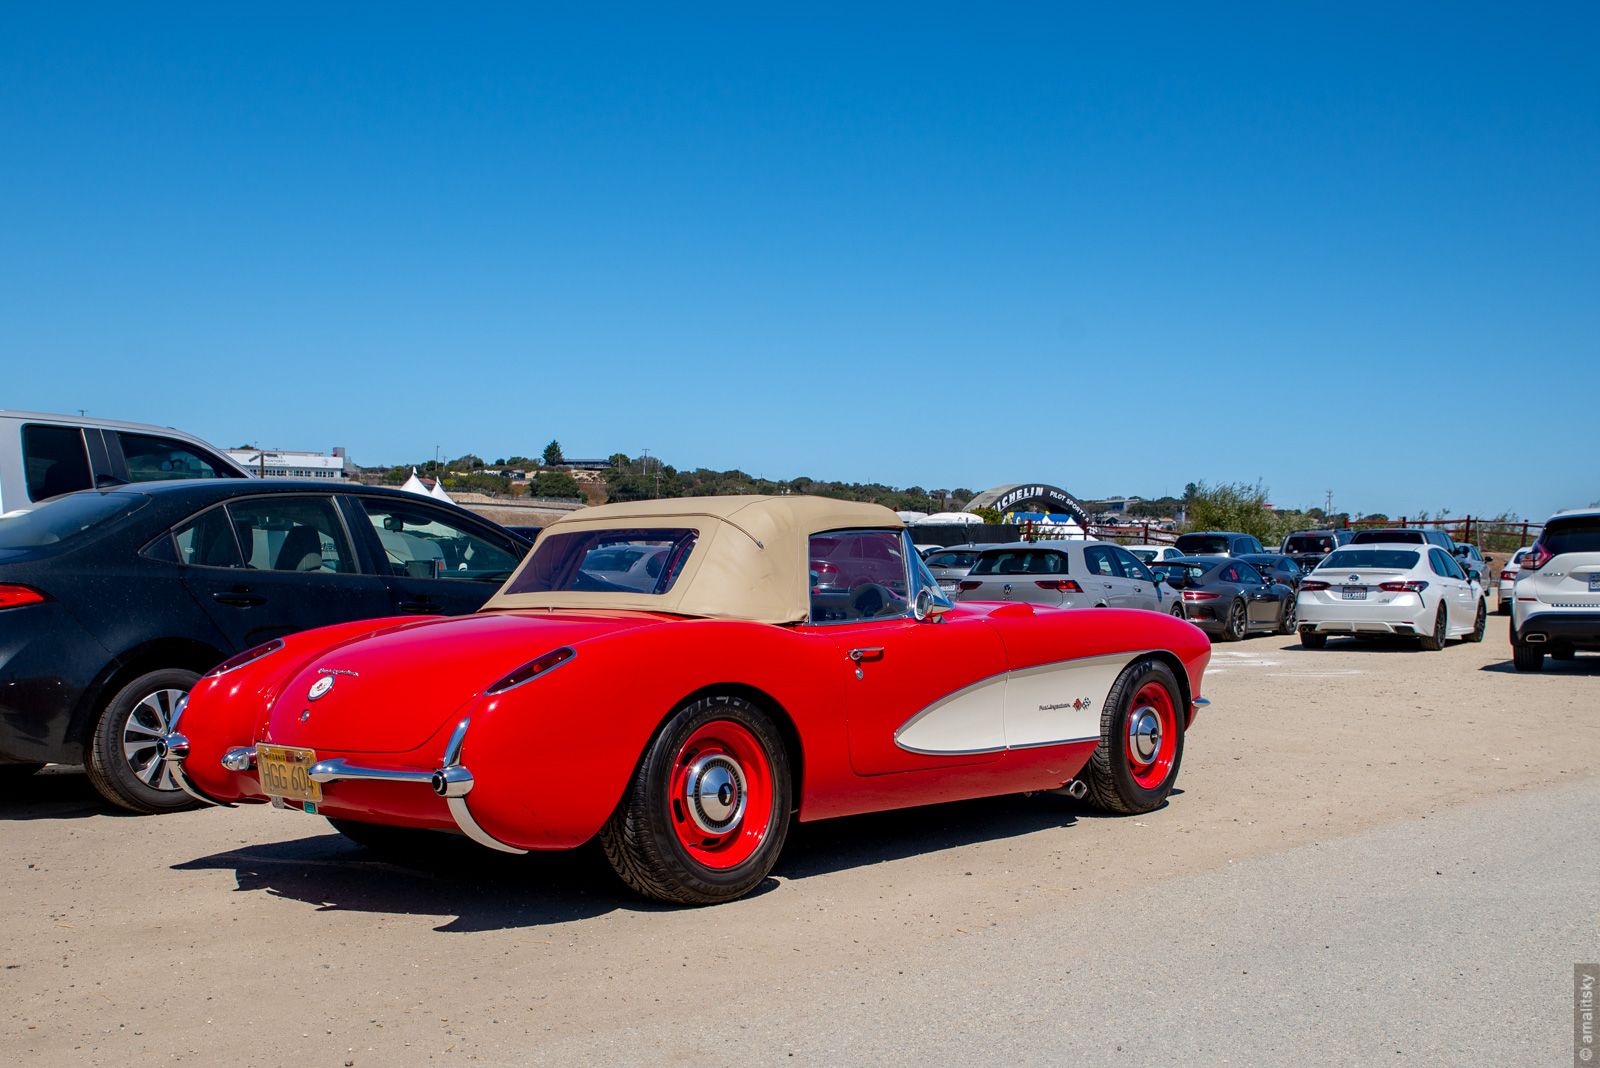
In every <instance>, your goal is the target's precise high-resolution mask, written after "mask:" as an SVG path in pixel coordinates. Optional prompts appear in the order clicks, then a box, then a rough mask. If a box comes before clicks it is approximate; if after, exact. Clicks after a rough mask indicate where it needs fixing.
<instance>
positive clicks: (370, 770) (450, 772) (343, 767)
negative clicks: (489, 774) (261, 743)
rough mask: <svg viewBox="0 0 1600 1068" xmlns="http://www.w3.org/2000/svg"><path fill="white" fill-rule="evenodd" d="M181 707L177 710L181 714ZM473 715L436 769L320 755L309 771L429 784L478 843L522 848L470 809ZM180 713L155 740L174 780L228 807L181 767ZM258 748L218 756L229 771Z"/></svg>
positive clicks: (319, 777)
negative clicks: (468, 753)
mask: <svg viewBox="0 0 1600 1068" xmlns="http://www.w3.org/2000/svg"><path fill="white" fill-rule="evenodd" d="M182 714H183V713H182V710H181V709H180V710H179V712H178V715H179V716H181V715H182ZM471 722H472V721H471V720H470V719H462V721H461V722H460V723H457V724H456V729H455V730H454V731H453V732H452V733H451V735H450V741H449V743H448V744H446V745H445V748H444V760H443V761H442V762H441V763H440V765H439V769H438V770H437V771H406V770H403V769H399V768H376V767H368V766H366V765H363V764H352V763H351V762H350V761H348V760H345V759H343V758H335V759H333V760H319V761H318V762H317V763H315V764H313V765H311V770H310V771H309V772H307V774H308V775H310V777H311V780H312V781H313V782H318V783H329V782H404V783H412V784H414V785H420V786H428V787H430V788H432V790H433V792H434V793H436V794H438V795H439V796H440V797H442V798H444V800H445V805H446V806H448V808H449V809H450V818H451V819H452V820H454V821H455V824H456V827H457V828H458V829H459V830H460V831H461V833H462V834H464V835H466V836H467V837H468V838H470V839H472V840H473V841H474V842H477V843H478V844H479V845H483V846H488V847H489V848H490V849H497V850H499V851H500V852H502V853H526V852H527V850H526V849H518V848H517V847H516V846H513V845H507V844H506V843H504V842H502V841H500V840H499V839H498V838H496V837H494V836H493V835H491V834H490V833H489V832H488V831H485V830H484V829H483V828H482V827H481V826H480V825H479V824H478V821H477V820H476V819H474V818H473V816H472V809H471V808H469V807H468V806H467V795H468V794H470V793H471V792H472V787H473V785H474V781H473V778H472V772H470V771H468V770H467V769H466V768H465V767H463V766H462V764H461V743H462V742H463V741H465V740H466V737H467V727H468V725H469V724H470V723H471ZM177 723H178V717H177V716H175V717H173V733H171V734H169V735H167V736H166V737H165V738H163V739H162V740H161V742H160V743H159V745H160V747H161V753H162V758H163V759H164V760H166V762H167V767H168V768H170V769H171V770H172V777H173V779H174V780H175V781H176V782H177V784H178V785H179V786H180V787H182V788H183V790H184V791H185V792H186V793H188V794H189V795H190V796H192V797H195V798H197V799H198V800H201V801H204V802H205V803H206V804H208V805H217V806H219V807H222V808H232V807H233V805H232V804H230V803H229V802H226V801H217V800H215V799H214V798H210V797H207V796H206V795H205V794H204V793H202V792H201V791H200V790H198V789H196V788H195V786H194V784H193V783H191V782H190V781H189V778H188V776H187V775H185V774H184V772H183V762H184V761H185V760H187V759H188V758H189V739H187V738H185V737H184V736H183V735H181V734H179V733H177ZM255 762H256V751H255V747H254V746H237V747H235V748H233V749H230V750H228V751H227V752H226V753H224V754H223V756H222V766H223V767H224V768H227V769H228V770H229V771H248V770H250V769H251V768H253V767H254V766H255Z"/></svg>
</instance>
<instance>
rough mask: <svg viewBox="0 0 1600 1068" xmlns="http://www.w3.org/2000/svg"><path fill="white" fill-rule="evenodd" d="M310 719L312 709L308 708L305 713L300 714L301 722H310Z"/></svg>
mask: <svg viewBox="0 0 1600 1068" xmlns="http://www.w3.org/2000/svg"><path fill="white" fill-rule="evenodd" d="M310 718H311V709H309V708H308V709H306V710H305V711H304V712H301V713H300V722H301V723H304V722H305V721H306V720H308V719H310Z"/></svg>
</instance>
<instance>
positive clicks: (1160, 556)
mask: <svg viewBox="0 0 1600 1068" xmlns="http://www.w3.org/2000/svg"><path fill="white" fill-rule="evenodd" d="M1123 548H1125V549H1127V550H1128V551H1129V552H1130V553H1132V554H1133V555H1134V556H1136V557H1138V558H1139V562H1140V563H1142V564H1144V565H1146V566H1149V565H1151V564H1159V563H1161V561H1163V560H1176V559H1177V558H1178V557H1180V556H1182V555H1183V554H1182V553H1180V552H1179V551H1178V547H1177V546H1176V545H1125V546H1123Z"/></svg>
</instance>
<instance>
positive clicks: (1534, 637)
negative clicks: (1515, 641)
mask: <svg viewBox="0 0 1600 1068" xmlns="http://www.w3.org/2000/svg"><path fill="white" fill-rule="evenodd" d="M1522 640H1523V641H1525V642H1528V643H1530V644H1536V643H1538V642H1542V641H1549V638H1548V637H1547V636H1546V635H1543V634H1524V635H1523V636H1522Z"/></svg>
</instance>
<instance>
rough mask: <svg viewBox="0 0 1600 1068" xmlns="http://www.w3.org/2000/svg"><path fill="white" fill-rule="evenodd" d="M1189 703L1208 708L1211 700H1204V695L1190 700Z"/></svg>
mask: <svg viewBox="0 0 1600 1068" xmlns="http://www.w3.org/2000/svg"><path fill="white" fill-rule="evenodd" d="M1189 703H1190V704H1191V705H1193V706H1194V707H1196V708H1208V707H1210V705H1211V702H1210V701H1208V700H1206V699H1205V698H1204V697H1196V698H1195V699H1194V700H1193V701H1190V702H1189Z"/></svg>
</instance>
